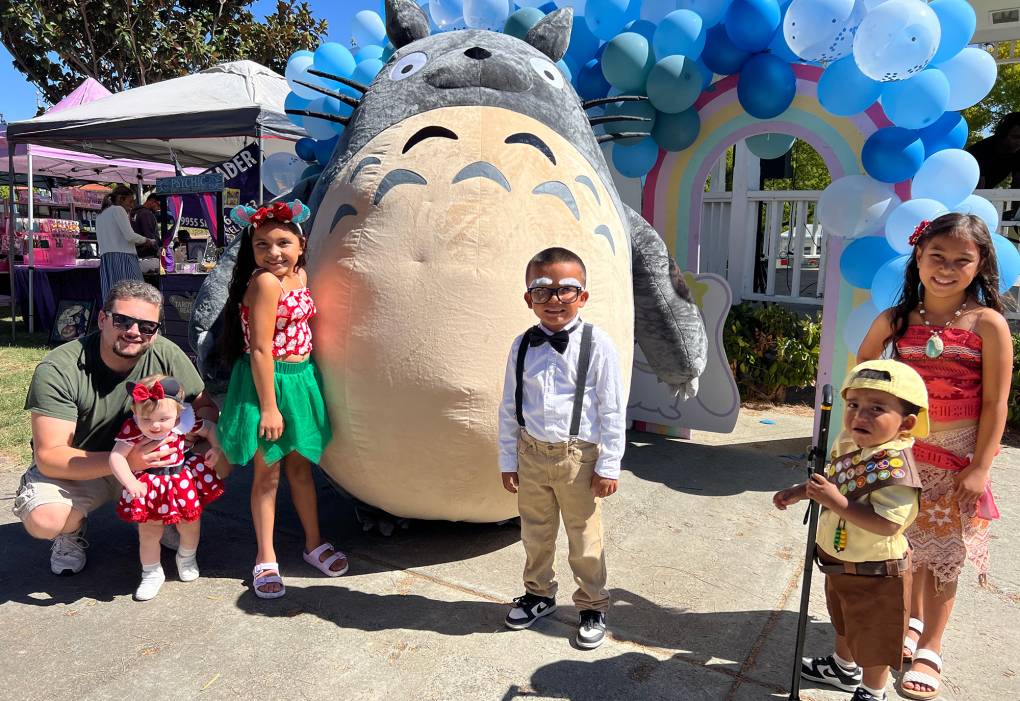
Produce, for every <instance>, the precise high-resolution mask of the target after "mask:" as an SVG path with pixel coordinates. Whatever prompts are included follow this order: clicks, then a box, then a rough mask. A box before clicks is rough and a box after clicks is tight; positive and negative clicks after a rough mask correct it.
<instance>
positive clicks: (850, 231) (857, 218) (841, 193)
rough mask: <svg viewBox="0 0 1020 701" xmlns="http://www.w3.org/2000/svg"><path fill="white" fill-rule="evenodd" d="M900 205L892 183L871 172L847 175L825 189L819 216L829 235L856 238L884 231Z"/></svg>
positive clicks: (819, 199)
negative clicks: (890, 217) (891, 215)
mask: <svg viewBox="0 0 1020 701" xmlns="http://www.w3.org/2000/svg"><path fill="white" fill-rule="evenodd" d="M899 204H900V198H899V197H898V196H897V195H896V191H895V190H894V189H893V188H892V187H891V186H890V185H889V184H888V183H881V182H878V181H877V180H875V179H874V178H871V177H868V176H867V175H844V176H843V177H842V178H838V179H836V180H833V181H832V182H831V183H829V186H828V187H826V188H825V190H823V191H822V195H821V197H819V198H818V205H817V206H816V208H815V216H816V218H817V220H818V222H819V223H820V224H821V225H822V227H823V228H824V230H825V233H826V234H828V235H830V236H841V237H845V238H854V237H856V236H861V235H870V234H874V233H876V232H878V231H882V230H883V227H884V226H885V222H886V220H887V219H888V218H889V214H890V213H892V211H893V210H894V209H896V207H898V206H899Z"/></svg>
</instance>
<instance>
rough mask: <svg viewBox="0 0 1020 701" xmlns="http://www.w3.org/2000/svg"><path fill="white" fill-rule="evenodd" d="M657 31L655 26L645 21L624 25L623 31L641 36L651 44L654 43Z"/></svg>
mask: <svg viewBox="0 0 1020 701" xmlns="http://www.w3.org/2000/svg"><path fill="white" fill-rule="evenodd" d="M655 29H656V27H655V25H654V24H652V23H651V22H649V21H648V20H645V19H636V20H633V21H631V22H627V24H625V25H623V31H625V32H634V33H635V34H640V35H641V36H643V37H644V38H645V39H647V40H648V43H649V44H651V43H652V37H654V36H655Z"/></svg>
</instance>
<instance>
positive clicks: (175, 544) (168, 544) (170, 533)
mask: <svg viewBox="0 0 1020 701" xmlns="http://www.w3.org/2000/svg"><path fill="white" fill-rule="evenodd" d="M159 544H160V545H162V546H163V547H164V548H167V549H168V550H177V549H178V548H179V547H181V534H180V533H178V532H177V528H176V527H175V526H166V527H164V528H163V535H161V536H160V538H159Z"/></svg>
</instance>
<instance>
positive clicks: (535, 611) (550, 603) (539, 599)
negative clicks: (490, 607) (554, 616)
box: [503, 594, 556, 630]
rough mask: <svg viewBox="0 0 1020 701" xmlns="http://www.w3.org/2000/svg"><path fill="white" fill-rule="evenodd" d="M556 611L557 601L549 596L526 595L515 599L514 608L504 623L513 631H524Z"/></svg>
mask: <svg viewBox="0 0 1020 701" xmlns="http://www.w3.org/2000/svg"><path fill="white" fill-rule="evenodd" d="M555 610H556V599H553V598H550V597H548V596H535V595H534V594H525V595H524V596H518V597H517V598H516V599H514V605H513V608H511V609H510V612H509V613H508V614H507V615H506V619H505V620H504V621H503V622H504V623H506V627H507V628H510V629H511V630H524V629H525V628H530V627H531V624H532V623H534V622H535V621H537V620H538V619H539V618H541V617H542V616H548V615H549V614H550V613H552V612H553V611H555Z"/></svg>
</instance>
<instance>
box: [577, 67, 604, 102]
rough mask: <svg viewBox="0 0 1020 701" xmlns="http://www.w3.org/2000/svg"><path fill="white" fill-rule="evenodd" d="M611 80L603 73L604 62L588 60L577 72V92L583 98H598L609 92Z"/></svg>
mask: <svg viewBox="0 0 1020 701" xmlns="http://www.w3.org/2000/svg"><path fill="white" fill-rule="evenodd" d="M609 88H610V85H609V81H608V80H606V77H605V76H604V75H603V74H602V62H601V61H599V60H598V59H597V58H593V59H592V60H590V61H588V62H587V63H586V64H584V66H583V67H582V68H581V70H580V71H579V72H578V74H577V94H578V95H580V96H581V99H583V100H597V99H598V98H600V97H605V96H606V95H608V94H609Z"/></svg>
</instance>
